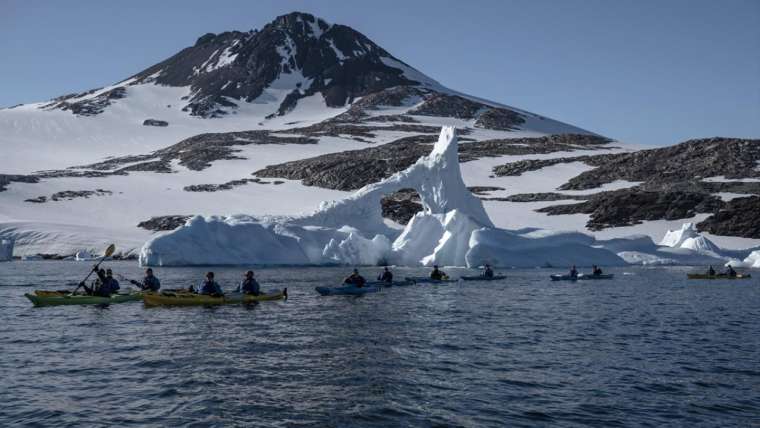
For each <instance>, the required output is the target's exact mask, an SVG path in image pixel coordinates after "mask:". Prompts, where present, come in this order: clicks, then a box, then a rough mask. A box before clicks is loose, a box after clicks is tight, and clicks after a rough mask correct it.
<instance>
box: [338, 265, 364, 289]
mask: <svg viewBox="0 0 760 428" xmlns="http://www.w3.org/2000/svg"><path fill="white" fill-rule="evenodd" d="M365 282H367V281H366V280H365V279H364V277H363V276H361V275H359V270H358V269H354V271H353V273H351V275H349V276H348V277H346V279H344V280H343V283H345V284H349V285H353V286H355V287H357V288H361V287H364V283H365Z"/></svg>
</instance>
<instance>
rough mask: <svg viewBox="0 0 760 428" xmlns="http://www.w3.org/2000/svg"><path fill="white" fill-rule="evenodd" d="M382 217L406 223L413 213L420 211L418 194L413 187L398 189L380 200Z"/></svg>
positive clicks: (420, 205)
mask: <svg viewBox="0 0 760 428" xmlns="http://www.w3.org/2000/svg"><path fill="white" fill-rule="evenodd" d="M380 205H381V206H382V212H383V217H385V218H388V219H391V220H393V221H395V222H396V223H399V224H403V225H405V224H407V223H409V220H411V219H412V217H414V215H415V214H417V213H418V212H420V211H422V203H421V202H420V195H419V194H418V193H417V191H416V190H414V189H400V190H399V191H397V192H395V193H392V194H390V195H387V196H385V197H384V198H383V199H381V200H380Z"/></svg>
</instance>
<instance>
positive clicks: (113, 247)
mask: <svg viewBox="0 0 760 428" xmlns="http://www.w3.org/2000/svg"><path fill="white" fill-rule="evenodd" d="M114 251H116V245H114V244H111V245H109V246H108V248H106V253H105V255H104V256H103V257H111V256H112V255H113V252H114Z"/></svg>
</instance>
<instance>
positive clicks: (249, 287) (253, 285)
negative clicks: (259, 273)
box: [235, 270, 261, 296]
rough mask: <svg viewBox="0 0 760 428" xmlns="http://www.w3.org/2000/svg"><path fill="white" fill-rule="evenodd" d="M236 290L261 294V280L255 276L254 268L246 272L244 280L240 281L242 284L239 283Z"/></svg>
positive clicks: (256, 294) (255, 294)
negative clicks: (257, 279)
mask: <svg viewBox="0 0 760 428" xmlns="http://www.w3.org/2000/svg"><path fill="white" fill-rule="evenodd" d="M235 292H236V293H245V294H253V295H254V296H258V295H259V294H261V286H260V285H259V282H258V281H256V278H254V277H253V271H252V270H249V271H248V272H246V273H245V275H244V276H243V280H242V281H240V285H238V288H237V289H236V290H235Z"/></svg>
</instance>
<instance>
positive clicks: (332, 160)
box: [254, 136, 436, 190]
mask: <svg viewBox="0 0 760 428" xmlns="http://www.w3.org/2000/svg"><path fill="white" fill-rule="evenodd" d="M435 140H436V137H435V136H417V137H408V138H402V139H400V140H396V141H394V142H392V143H388V144H383V145H382V146H377V147H368V148H366V149H362V150H349V151H345V152H338V153H331V154H327V155H322V156H317V157H314V158H309V159H303V160H297V161H292V162H286V163H282V164H279V165H271V166H268V167H266V168H264V169H261V170H258V171H256V172H254V175H256V176H258V177H272V178H286V179H290V180H302V183H303V184H304V185H306V186H318V187H325V188H328V189H335V190H356V189H359V188H361V187H363V186H365V185H367V184H371V183H375V182H378V181H380V180H382V179H385V178H387V177H390V176H391V175H393V174H394V173H396V172H398V171H402V170H404V169H406V168H408V167H409V166H411V165H412V164H413V163H415V162H417V159H419V158H420V156H423V155H426V154H427V153H428V152H430V144H431V143H433V142H434V141H435Z"/></svg>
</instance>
